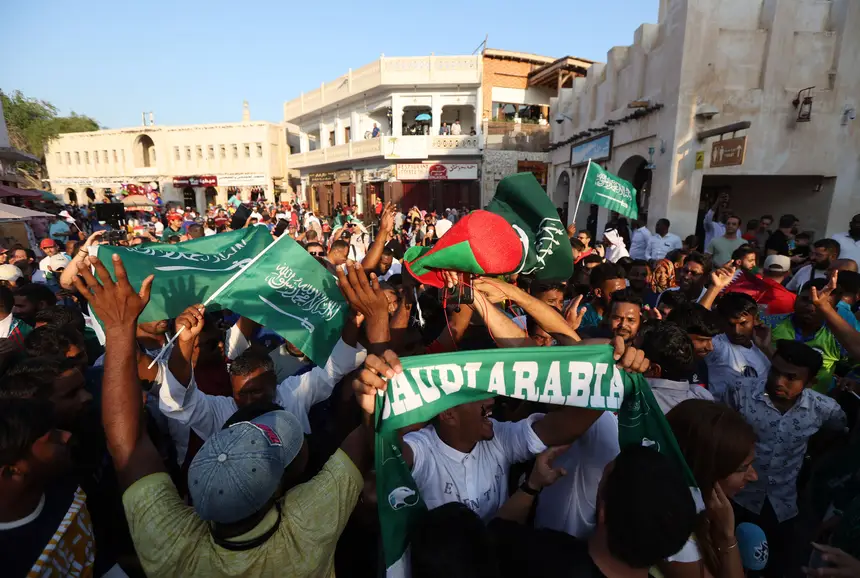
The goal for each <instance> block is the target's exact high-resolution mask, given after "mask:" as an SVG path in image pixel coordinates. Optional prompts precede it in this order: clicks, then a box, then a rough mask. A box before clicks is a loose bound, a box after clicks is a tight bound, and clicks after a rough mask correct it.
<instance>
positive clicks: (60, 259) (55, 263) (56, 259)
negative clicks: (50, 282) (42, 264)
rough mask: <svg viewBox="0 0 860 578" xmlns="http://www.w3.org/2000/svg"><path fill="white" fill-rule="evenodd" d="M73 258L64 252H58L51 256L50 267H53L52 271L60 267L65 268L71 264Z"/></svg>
mask: <svg viewBox="0 0 860 578" xmlns="http://www.w3.org/2000/svg"><path fill="white" fill-rule="evenodd" d="M70 262H71V259H69V258H68V257H66V256H65V255H64V254H62V253H57V254H56V255H52V256H51V260H50V261H48V267H50V268H51V271H59V270H60V269H65V268H66V267H68V266H69V263H70Z"/></svg>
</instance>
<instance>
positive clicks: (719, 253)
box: [705, 237, 747, 268]
mask: <svg viewBox="0 0 860 578" xmlns="http://www.w3.org/2000/svg"><path fill="white" fill-rule="evenodd" d="M746 243H747V242H746V240H744V239H743V238H742V237H737V238H735V239H726V238H725V237H714V239H712V240H711V243H710V244H709V245H708V246H707V247H706V248H705V251H707V252H708V253H710V254H711V255H713V256H714V268H717V267H722V266H723V265H725V264H726V263H728V262H729V261H731V260H732V253H734V252H735V249H737V248H738V247H742V246H743V245H746Z"/></svg>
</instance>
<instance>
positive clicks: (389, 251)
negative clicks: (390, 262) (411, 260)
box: [382, 247, 394, 257]
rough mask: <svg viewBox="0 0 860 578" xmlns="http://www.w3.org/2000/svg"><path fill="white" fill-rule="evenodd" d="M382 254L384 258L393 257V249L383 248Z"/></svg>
mask: <svg viewBox="0 0 860 578" xmlns="http://www.w3.org/2000/svg"><path fill="white" fill-rule="evenodd" d="M382 254H383V255H384V256H386V257H394V249H392V248H391V247H384V248H383V249H382Z"/></svg>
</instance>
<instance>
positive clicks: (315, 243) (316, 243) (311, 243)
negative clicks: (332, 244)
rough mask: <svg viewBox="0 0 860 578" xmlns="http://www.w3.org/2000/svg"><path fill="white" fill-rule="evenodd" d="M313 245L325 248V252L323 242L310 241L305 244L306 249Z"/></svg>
mask: <svg viewBox="0 0 860 578" xmlns="http://www.w3.org/2000/svg"><path fill="white" fill-rule="evenodd" d="M311 247H319V248H320V249H322V250H323V252H325V247H323V246H322V243H320V242H318V241H311V242H310V243H308V244H307V245H305V250H307V249H310V248H311Z"/></svg>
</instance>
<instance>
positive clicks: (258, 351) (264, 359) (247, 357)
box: [230, 347, 275, 376]
mask: <svg viewBox="0 0 860 578" xmlns="http://www.w3.org/2000/svg"><path fill="white" fill-rule="evenodd" d="M260 369H262V370H263V371H264V372H271V373H273V374H274V373H275V363H274V362H273V361H272V358H271V357H269V353H268V352H267V351H266V350H265V349H263V348H261V347H251V348H250V349H246V350H245V351H243V352H242V354H241V355H239V357H237V358H236V359H235V360H234V361H233V363H232V364H231V365H230V375H231V376H233V375H235V376H244V375H249V374H250V373H252V372H254V371H258V370H260Z"/></svg>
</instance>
